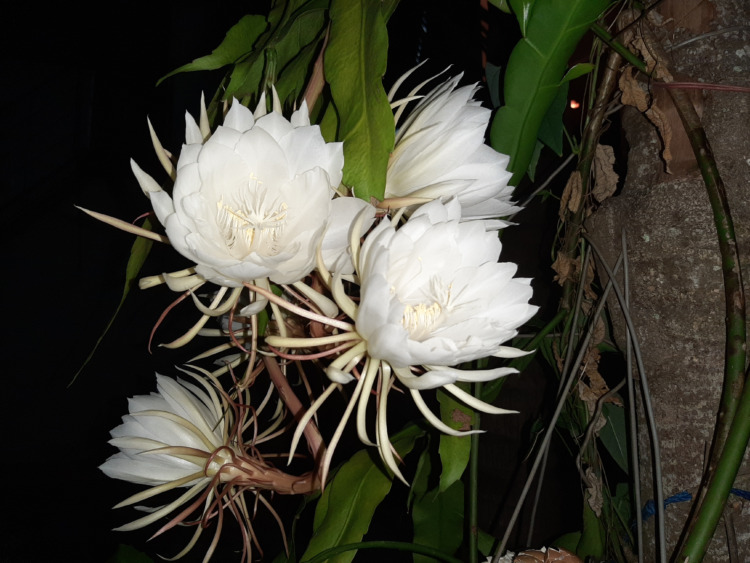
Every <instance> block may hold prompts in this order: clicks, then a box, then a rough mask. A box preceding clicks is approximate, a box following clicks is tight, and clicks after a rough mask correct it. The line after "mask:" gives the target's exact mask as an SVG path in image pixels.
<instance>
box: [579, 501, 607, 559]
mask: <svg viewBox="0 0 750 563" xmlns="http://www.w3.org/2000/svg"><path fill="white" fill-rule="evenodd" d="M587 498H588V493H586V494H585V495H584V499H583V533H581V538H580V540H578V545H577V546H576V549H575V553H576V555H578V557H580V558H581V559H583V560H586V558H587V557H592V558H594V559H596V560H597V561H599V560H601V559H602V558H603V556H604V550H605V546H604V542H605V535H606V534H605V532H604V525H603V524H602V521H601V520H600V519H599V518H597V516H596V514H595V513H594V511H593V510H592V509H591V506H589V503H588V501H587V500H586V499H587Z"/></svg>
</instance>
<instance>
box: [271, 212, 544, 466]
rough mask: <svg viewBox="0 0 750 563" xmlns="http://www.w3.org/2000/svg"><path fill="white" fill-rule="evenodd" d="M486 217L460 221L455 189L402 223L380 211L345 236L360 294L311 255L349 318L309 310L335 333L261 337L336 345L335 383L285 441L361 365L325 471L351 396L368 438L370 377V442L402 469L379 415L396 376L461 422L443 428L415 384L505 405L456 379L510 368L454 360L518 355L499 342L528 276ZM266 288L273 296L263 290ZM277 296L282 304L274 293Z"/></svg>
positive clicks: (523, 314)
mask: <svg viewBox="0 0 750 563" xmlns="http://www.w3.org/2000/svg"><path fill="white" fill-rule="evenodd" d="M366 218H367V216H366V215H364V213H363V215H362V221H358V222H357V223H359V224H361V223H362V222H363V221H364V219H366ZM492 225H496V223H494V222H489V221H482V220H478V221H462V218H461V206H460V204H459V203H458V201H456V200H455V199H451V200H450V201H448V202H446V203H443V202H442V201H440V200H435V201H432V202H429V203H426V204H424V205H422V206H421V207H419V208H417V209H416V211H415V212H414V213H413V214H412V215H411V217H410V218H409V219H408V221H406V223H405V224H403V225H402V226H401V227H400V228H396V225H394V224H393V223H392V222H390V221H388V220H387V219H384V220H383V221H381V222H380V224H379V225H377V226H376V227H375V228H374V229H373V230H372V231H371V232H370V233H369V234H368V235H367V236H366V238H365V241H364V243H363V244H362V247H361V249H360V248H359V237H356V236H354V237H352V247H353V249H352V255H353V256H354V257H355V260H354V262H355V266H356V276H355V278H354V279H355V280H356V281H357V282H358V283H359V284H360V299H359V303H358V304H357V303H355V302H354V301H353V300H352V299H351V298H350V297H349V296H348V295H347V294H346V293H345V291H344V286H343V283H342V278H343V277H342V276H341V275H339V274H335V275H331V274H330V273H328V272H326V269H325V267H324V265H323V264H319V265H318V270H319V272H320V273H321V275H322V277H323V278H324V279H327V280H328V283H329V285H330V287H331V293H332V295H333V298H334V300H335V301H336V304H337V305H338V306H339V308H340V309H341V310H342V311H344V312H345V313H346V314H347V315H348V316H349V317H350V318H352V319H353V320H354V324H353V325H352V324H349V323H346V322H342V321H340V320H338V319H323V318H321V317H320V316H319V315H309V318H310V319H311V320H314V321H317V322H323V323H325V324H328V325H329V326H330V327H332V328H335V329H337V331H338V333H337V334H332V335H331V336H327V337H321V338H284V337H277V336H270V337H267V338H266V342H267V343H268V344H270V345H271V346H273V347H275V348H281V347H288V348H295V347H299V348H303V347H304V348H309V347H310V346H315V345H319V346H330V345H335V346H336V352H337V353H338V354H339V355H338V356H337V357H336V358H335V359H334V360H333V361H332V362H331V363H330V364H329V366H328V368H327V369H326V373H327V374H328V377H329V378H330V379H331V380H332V382H333V383H332V384H331V385H330V386H329V387H328V389H327V390H326V392H325V393H323V394H322V395H321V396H320V397H319V398H318V399H317V400H316V401H315V403H314V404H313V405H312V406H311V408H310V409H309V410H308V412H307V413H306V414H305V416H304V417H303V418H302V419H301V421H300V423H299V426H298V428H297V432H296V433H295V439H294V440H293V444H296V442H297V440H298V439H299V437H300V435H301V433H302V429H303V428H304V425H305V423H306V422H307V420H309V419H310V418H311V417H312V416H313V414H314V413H315V411H316V410H317V408H318V407H319V406H320V404H322V402H323V401H324V400H325V398H326V397H327V396H329V395H330V393H332V392H333V390H334V389H335V388H336V387H337V386H340V385H342V384H346V383H349V382H350V381H353V380H354V379H355V377H354V376H353V375H352V372H353V370H354V369H355V368H357V367H358V366H360V367H358V372H359V374H360V375H359V377H358V378H357V383H356V385H355V389H354V391H353V392H352V398H351V400H350V402H349V405H348V407H347V409H346V411H345V413H344V416H343V417H342V420H341V422H340V423H339V426H338V428H337V430H336V433H335V434H334V438H333V439H332V440H331V444H330V447H329V448H328V451H327V454H326V459H325V460H324V463H323V473H324V474H325V470H326V468H327V463H328V462H329V461H330V456H331V455H332V452H333V449H334V445H335V443H336V440H337V439H338V437H339V436H340V435H341V432H342V429H343V426H344V425H345V423H346V421H347V420H348V417H349V416H350V415H351V413H352V412H353V410H354V407H355V406H356V407H357V431H358V434H359V437H360V439H361V440H362V441H363V442H365V443H368V444H373V442H372V441H371V440H370V438H369V437H368V433H367V428H366V426H367V425H366V420H365V414H366V410H367V403H368V400H369V397H370V394H371V392H372V391H373V387H374V385H375V382H376V381H379V382H380V383H379V389H377V391H378V403H377V405H378V406H377V420H376V443H377V445H378V447H379V451H380V454H381V456H382V458H383V460H384V461H385V462H386V463H387V464H388V466H389V467H390V468H391V469H392V470H393V472H394V473H395V474H396V475H397V476H398V477H400V478H401V479H403V477H402V476H401V474H400V472H399V470H398V467H397V464H396V461H395V458H394V457H393V453H392V451H391V446H390V443H389V441H388V432H387V421H386V411H387V397H388V393H389V391H390V389H391V387H392V385H393V383H394V378H395V380H397V381H398V382H400V383H401V384H403V385H404V386H405V387H407V388H408V389H409V392H410V394H411V396H412V398H413V399H414V402H415V404H416V405H417V407H418V408H419V409H420V411H421V412H422V414H424V416H425V418H426V419H427V420H428V421H429V422H430V423H431V424H432V425H433V426H435V427H436V428H438V429H439V430H441V431H443V432H446V433H448V434H452V435H465V434H466V432H460V431H457V430H454V429H452V428H450V427H449V426H447V425H446V424H444V423H443V422H442V421H441V420H440V419H439V418H438V417H437V416H435V415H434V414H433V413H432V412H431V411H430V409H429V408H428V406H427V405H426V404H425V402H424V400H423V399H422V397H421V394H420V393H421V391H422V390H425V389H433V388H436V387H442V388H443V389H445V390H446V391H447V392H449V393H451V394H453V395H454V396H456V397H457V398H458V399H460V400H461V401H463V402H465V403H466V404H468V405H469V406H471V407H473V408H475V409H477V410H480V411H483V412H487V413H495V414H500V413H506V412H509V411H506V410H504V409H500V408H497V407H494V406H491V405H488V404H486V403H483V402H481V401H479V400H477V399H475V398H474V397H472V396H471V395H470V394H468V393H466V392H464V391H462V390H461V389H460V388H459V387H458V386H457V385H455V383H456V382H479V381H490V380H493V379H497V378H498V377H502V376H504V375H507V374H510V373H516V370H515V369H513V368H507V367H500V368H491V369H487V370H462V369H458V368H456V367H454V366H456V365H458V364H461V363H464V362H469V361H472V360H476V359H480V358H486V357H489V356H494V357H499V358H513V357H517V356H519V355H523V354H524V352H522V351H520V350H518V349H516V348H512V347H508V346H505V345H504V343H505V342H507V341H508V340H510V339H511V338H513V337H514V336H515V335H516V333H517V329H518V327H520V326H521V325H522V324H523V323H525V322H526V321H528V320H529V319H530V318H531V317H532V316H533V315H534V313H535V312H536V310H537V307H535V306H532V305H530V304H529V300H530V298H531V294H532V290H531V280H529V279H526V278H516V277H514V275H515V273H516V266H515V264H511V263H498V258H499V256H500V250H501V244H500V241H499V239H498V237H497V232H496V231H495V230H493V229H492ZM356 230H357V224H355V231H356ZM268 297H269V299H274V296H273V295H271V294H270V293H269V294H268ZM277 302H278V303H279V304H280V305H282V306H283V301H282V300H280V299H279V300H277ZM290 357H292V358H293V356H290ZM362 361H364V363H362ZM471 432H474V431H471ZM292 449H294V445H293V448H292Z"/></svg>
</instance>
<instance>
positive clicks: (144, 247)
mask: <svg viewBox="0 0 750 563" xmlns="http://www.w3.org/2000/svg"><path fill="white" fill-rule="evenodd" d="M141 226H142V227H143V228H144V229H147V230H149V231H150V230H151V222H150V221H149V220H148V219H146V220H145V221H144V222H143V225H141ZM153 244H154V241H152V240H151V239H147V238H144V237H136V239H135V241H134V242H133V246H131V247H130V258H128V264H127V266H126V267H125V284H124V286H123V288H122V297H121V298H120V303H118V305H117V309H115V312H114V314H113V315H112V318H111V319H109V322H108V323H107V326H106V327H104V331H102V334H101V336H99V339H98V340H97V341H96V344H94V348H93V349H92V350H91V352H89V355H88V356H87V357H86V359H85V360H84V362H83V364H82V365H81V367H80V368H78V371H77V372H76V373H75V375H74V376H73V379H71V381H70V383H68V385H72V384H73V382H74V381H75V380H76V378H78V376H79V375H80V373H81V372H82V371H83V368H85V367H86V365H87V364H88V363H89V362H90V361H91V358H93V357H94V354H96V351H97V349H98V348H99V345H100V344H101V343H102V341H103V340H104V337H105V336H106V335H107V332H109V329H110V328H111V327H112V324H113V323H114V322H115V319H116V318H117V315H118V314H119V312H120V309H122V305H123V303H125V298H126V297H127V296H128V293H130V289H131V288H132V287H133V286H134V285H135V283H136V281H137V280H138V274H139V273H140V272H141V268H142V267H143V263H144V262H145V261H146V258H147V257H148V253H149V252H151V245H153Z"/></svg>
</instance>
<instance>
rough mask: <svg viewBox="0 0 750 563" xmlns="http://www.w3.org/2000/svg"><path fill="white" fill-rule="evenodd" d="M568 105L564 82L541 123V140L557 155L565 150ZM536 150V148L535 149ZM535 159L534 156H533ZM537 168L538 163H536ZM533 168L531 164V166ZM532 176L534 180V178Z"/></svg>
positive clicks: (566, 86)
mask: <svg viewBox="0 0 750 563" xmlns="http://www.w3.org/2000/svg"><path fill="white" fill-rule="evenodd" d="M567 105H568V83H567V82H564V83H563V84H561V85H560V87H559V88H558V89H557V94H556V95H555V99H554V100H552V103H551V104H550V106H549V109H548V110H547V113H545V114H544V119H542V123H541V124H540V125H539V140H540V141H541V142H542V143H544V144H545V145H547V146H548V147H549V148H550V149H552V150H553V151H554V153H555V154H556V155H557V156H562V150H563V129H564V128H565V125H564V124H563V113H565V107H566V106H567ZM535 150H536V149H535ZM535 156H537V157H538V155H535ZM532 161H533V157H532ZM534 168H536V165H534ZM529 169H531V166H529ZM529 177H531V179H532V181H533V180H534V178H533V177H532V176H531V175H529Z"/></svg>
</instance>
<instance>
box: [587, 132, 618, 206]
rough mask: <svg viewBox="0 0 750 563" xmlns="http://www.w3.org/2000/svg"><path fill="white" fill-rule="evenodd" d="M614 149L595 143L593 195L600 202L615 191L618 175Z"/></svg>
mask: <svg viewBox="0 0 750 563" xmlns="http://www.w3.org/2000/svg"><path fill="white" fill-rule="evenodd" d="M614 164H615V151H614V149H612V147H610V146H609V145H599V144H597V145H596V152H595V153H594V189H593V190H592V192H591V193H592V194H593V196H594V197H595V198H596V201H598V202H599V203H601V202H602V201H604V200H605V199H607V198H608V197H610V196H612V195H613V194H614V193H615V192H616V191H617V182H618V181H619V179H620V177H619V176H618V175H617V172H615V168H614Z"/></svg>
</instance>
